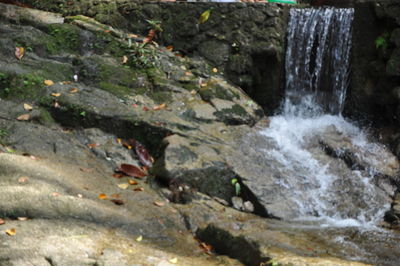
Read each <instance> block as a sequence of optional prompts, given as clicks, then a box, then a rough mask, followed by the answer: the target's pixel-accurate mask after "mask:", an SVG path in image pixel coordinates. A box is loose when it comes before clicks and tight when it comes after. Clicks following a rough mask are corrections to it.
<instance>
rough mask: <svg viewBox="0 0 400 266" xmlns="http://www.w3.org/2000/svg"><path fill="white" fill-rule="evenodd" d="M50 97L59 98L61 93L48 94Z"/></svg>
mask: <svg viewBox="0 0 400 266" xmlns="http://www.w3.org/2000/svg"><path fill="white" fill-rule="evenodd" d="M50 95H51V96H53V97H60V96H61V93H59V92H53V93H52V94H50Z"/></svg>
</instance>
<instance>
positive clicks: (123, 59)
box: [121, 55, 128, 64]
mask: <svg viewBox="0 0 400 266" xmlns="http://www.w3.org/2000/svg"><path fill="white" fill-rule="evenodd" d="M121 62H122V64H126V63H128V57H127V56H126V55H124V56H123V57H122V59H121Z"/></svg>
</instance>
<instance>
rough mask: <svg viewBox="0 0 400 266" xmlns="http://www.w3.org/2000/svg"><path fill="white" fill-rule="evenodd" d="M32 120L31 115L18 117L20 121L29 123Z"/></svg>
mask: <svg viewBox="0 0 400 266" xmlns="http://www.w3.org/2000/svg"><path fill="white" fill-rule="evenodd" d="M30 118H31V115H30V114H23V115H20V116H18V117H17V120H19V121H28V120H29V119H30Z"/></svg>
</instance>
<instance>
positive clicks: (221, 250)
mask: <svg viewBox="0 0 400 266" xmlns="http://www.w3.org/2000/svg"><path fill="white" fill-rule="evenodd" d="M196 236H197V237H198V238H199V239H200V240H201V241H203V242H205V243H207V244H210V245H211V246H212V247H213V248H214V250H215V252H216V253H218V254H220V255H227V256H229V257H231V258H234V259H237V260H239V261H240V262H242V263H243V264H245V265H249V266H253V265H254V266H259V265H261V263H264V265H268V264H266V263H268V261H270V260H271V258H268V257H263V256H262V254H261V252H260V250H259V247H258V245H257V244H256V243H254V242H250V241H249V240H247V239H246V238H245V237H244V236H233V235H232V234H230V233H229V232H227V231H225V230H223V229H221V228H218V227H216V226H214V225H208V226H207V227H206V228H205V229H199V230H197V232H196Z"/></svg>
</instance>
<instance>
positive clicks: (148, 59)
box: [128, 43, 158, 68]
mask: <svg viewBox="0 0 400 266" xmlns="http://www.w3.org/2000/svg"><path fill="white" fill-rule="evenodd" d="M130 48H131V49H129V50H128V52H129V60H128V64H129V65H130V66H131V67H134V68H151V67H154V66H156V65H157V63H158V58H157V55H156V51H155V49H153V48H152V47H146V46H145V44H140V43H133V44H132V45H131V47H130Z"/></svg>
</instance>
